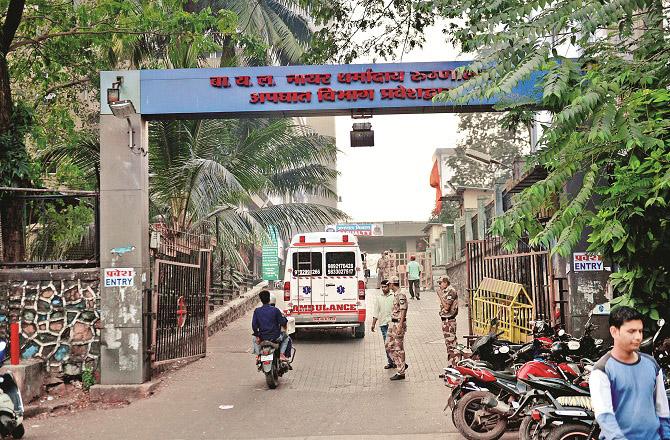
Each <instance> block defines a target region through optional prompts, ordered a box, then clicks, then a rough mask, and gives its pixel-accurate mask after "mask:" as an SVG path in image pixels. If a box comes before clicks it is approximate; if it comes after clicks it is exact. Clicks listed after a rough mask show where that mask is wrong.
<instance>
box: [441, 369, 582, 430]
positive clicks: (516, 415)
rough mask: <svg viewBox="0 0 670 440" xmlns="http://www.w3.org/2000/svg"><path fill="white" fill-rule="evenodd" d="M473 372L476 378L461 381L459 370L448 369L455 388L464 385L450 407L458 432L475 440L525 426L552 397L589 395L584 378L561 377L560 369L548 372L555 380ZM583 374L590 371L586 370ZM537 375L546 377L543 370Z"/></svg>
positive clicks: (451, 401) (533, 376) (452, 399)
mask: <svg viewBox="0 0 670 440" xmlns="http://www.w3.org/2000/svg"><path fill="white" fill-rule="evenodd" d="M531 362H533V363H536V362H537V361H531ZM470 369H471V370H473V372H475V376H471V377H469V378H466V377H462V378H459V377H458V374H457V373H459V370H457V369H447V370H446V371H445V376H446V377H447V381H448V382H450V383H451V384H454V385H455V384H457V383H458V382H461V385H460V386H456V387H454V390H453V392H452V395H451V396H450V398H449V402H448V405H447V406H448V407H449V406H451V408H452V420H453V422H454V425H455V426H456V428H458V430H459V431H460V432H461V434H462V435H463V436H464V437H466V438H468V439H471V440H494V439H497V438H499V437H500V436H501V435H502V434H503V433H504V432H505V430H506V429H507V428H508V426H509V425H514V424H518V423H521V421H522V419H523V418H524V416H525V415H526V414H527V412H528V410H529V408H532V407H534V406H537V405H538V404H540V403H543V402H547V401H548V396H549V395H554V396H564V395H565V396H575V395H582V396H584V395H588V384H587V383H586V382H585V381H584V380H583V377H580V376H576V377H569V378H567V379H566V378H565V377H560V375H561V374H560V370H559V369H558V368H555V369H553V370H551V369H550V370H548V371H549V374H551V377H539V375H538V376H535V375H533V374H528V377H519V376H518V375H509V374H506V373H501V372H495V371H491V370H487V369H481V368H479V369H478V368H477V367H476V366H471V367H470ZM579 370H580V371H587V369H586V368H579ZM537 372H538V373H540V374H546V372H545V371H541V370H539V371H537ZM563 376H567V375H566V374H563ZM459 388H460V390H459ZM459 392H464V394H463V395H462V396H461V398H460V399H455V398H454V394H455V393H459ZM445 409H446V408H445ZM522 438H523V437H522Z"/></svg>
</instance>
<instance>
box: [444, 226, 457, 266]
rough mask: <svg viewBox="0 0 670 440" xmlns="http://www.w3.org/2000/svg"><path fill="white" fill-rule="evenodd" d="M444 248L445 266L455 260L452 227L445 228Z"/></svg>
mask: <svg viewBox="0 0 670 440" xmlns="http://www.w3.org/2000/svg"><path fill="white" fill-rule="evenodd" d="M445 248H446V252H447V254H446V255H447V264H448V263H451V262H452V261H455V260H456V239H455V237H454V225H449V226H447V233H446V234H445Z"/></svg>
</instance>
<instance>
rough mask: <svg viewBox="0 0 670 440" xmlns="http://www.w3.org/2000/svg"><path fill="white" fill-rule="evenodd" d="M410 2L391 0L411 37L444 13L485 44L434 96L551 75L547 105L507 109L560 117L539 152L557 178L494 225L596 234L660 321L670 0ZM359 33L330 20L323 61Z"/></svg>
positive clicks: (508, 86) (562, 239) (458, 30)
mask: <svg viewBox="0 0 670 440" xmlns="http://www.w3.org/2000/svg"><path fill="white" fill-rule="evenodd" d="M330 3H331V4H330V5H329V6H326V5H324V4H320V5H321V9H320V10H319V14H321V16H322V17H325V18H327V17H333V16H337V14H339V13H340V12H342V11H346V10H347V8H349V7H351V8H357V7H360V6H363V7H365V8H366V9H368V10H369V13H373V12H374V11H377V10H379V8H380V7H382V6H381V5H385V4H386V3H385V2H383V1H382V0H359V1H357V2H353V4H351V5H350V6H349V5H347V3H348V2H346V1H335V2H330ZM404 3H405V4H403V5H398V4H397V2H390V3H389V7H391V8H392V9H393V11H394V15H393V17H394V20H396V21H398V20H399V21H401V22H403V20H405V21H404V22H405V23H407V26H408V28H407V29H408V31H407V32H409V34H410V35H411V32H414V31H415V30H417V31H420V30H421V29H422V26H424V24H425V21H422V20H427V22H429V23H432V22H435V21H434V20H435V19H436V18H441V19H444V23H447V24H446V25H445V27H444V33H445V35H446V39H447V41H449V42H451V43H454V44H456V45H458V46H459V47H460V48H461V49H462V51H463V52H466V53H476V54H478V55H477V56H476V57H475V61H474V62H473V63H471V65H470V66H468V69H470V70H474V71H476V72H478V75H477V76H476V77H475V78H473V79H471V80H469V81H467V82H465V83H464V84H463V85H461V86H460V87H458V88H455V89H453V90H451V91H450V92H449V93H448V94H445V95H444V96H442V97H439V98H438V99H449V100H452V101H454V100H455V101H457V102H460V103H464V102H468V101H470V100H472V99H481V98H490V97H494V96H498V97H504V96H508V95H509V94H510V93H511V91H512V89H513V88H514V87H515V86H516V85H517V84H518V83H519V81H520V80H523V79H527V78H530V77H531V74H532V73H533V72H534V71H538V70H541V71H544V76H543V77H542V78H541V87H540V90H539V92H540V97H539V101H540V102H537V101H535V100H531V99H525V100H517V101H516V102H512V101H511V100H508V102H507V103H503V104H501V105H500V106H499V109H508V110H512V111H514V112H517V114H518V115H521V114H522V112H525V111H527V109H526V106H527V105H530V104H534V105H538V104H539V105H541V106H542V107H543V108H544V109H547V110H548V111H549V112H550V113H551V114H552V116H553V118H552V121H551V123H550V124H546V126H545V130H544V134H543V137H542V139H541V140H540V144H541V145H543V148H542V149H541V150H540V151H539V152H538V154H537V155H535V156H534V158H533V161H532V162H533V163H534V164H539V165H541V166H543V167H545V168H546V169H547V171H548V173H549V175H548V177H547V178H546V179H544V180H543V181H541V182H538V183H537V184H535V185H533V186H531V187H530V188H528V189H526V190H525V191H524V192H522V193H521V194H519V195H518V196H517V197H516V198H515V200H514V207H513V208H512V209H511V210H510V211H508V212H507V213H506V215H505V216H503V217H502V218H499V219H498V220H497V221H496V222H495V224H494V231H495V232H497V233H499V234H502V235H504V236H505V237H506V238H507V239H508V240H509V241H510V242H515V241H517V240H519V239H520V238H521V237H523V236H526V235H527V236H529V238H530V240H531V243H532V244H542V245H551V246H552V249H553V250H554V252H558V253H560V254H562V255H567V254H568V253H569V252H570V250H571V249H572V248H573V247H574V246H575V244H576V243H578V242H579V240H580V238H581V236H582V234H583V233H584V232H585V231H588V240H589V242H590V243H591V245H590V248H589V249H590V250H591V251H593V252H599V253H603V254H605V256H606V257H608V258H611V259H612V261H613V262H614V263H615V267H617V269H618V270H617V271H616V273H614V274H613V275H612V279H613V282H614V284H615V286H616V289H617V290H618V292H620V293H624V295H623V296H621V297H620V298H621V299H617V301H618V302H619V303H620V304H628V305H635V306H636V307H638V308H639V309H640V310H641V311H643V312H646V313H648V314H649V315H650V316H651V317H656V316H657V315H658V313H659V309H660V308H661V305H662V304H664V303H667V301H668V299H669V297H670V270H669V267H668V261H669V260H668V258H667V255H668V252H669V251H670V248H668V246H669V244H668V243H670V242H669V241H668V235H669V233H670V232H669V231H670V229H669V227H670V225H669V224H668V218H670V207H668V200H670V168H669V167H670V160H669V159H670V156H669V154H670V153H669V151H670V145H669V139H668V136H669V133H670V130H668V125H667V124H668V122H667V121H668V114H667V111H668V108H669V106H668V104H669V101H668V88H669V87H670V84H669V82H670V71H669V70H670V50H669V49H670V47H669V45H670V40H669V39H668V31H669V29H668V22H667V16H668V13H669V12H670V8H669V7H668V6H667V2H662V1H660V0H601V1H573V0H557V1H553V2H548V1H546V0H528V1H523V2H520V1H518V0H502V1H496V2H478V3H477V2H471V1H466V0H454V1H449V2H418V1H413V2H404ZM364 14H365V13H364ZM398 14H400V18H399V17H398ZM366 25H367V26H375V25H374V24H370V23H366ZM361 28H364V26H361ZM382 29H383V30H384V31H385V33H384V36H383V38H382V39H381V40H382V41H383V42H384V44H385V47H392V46H393V45H396V46H397V44H399V43H400V42H402V41H403V40H404V38H405V37H404V35H406V33H405V32H403V29H402V27H386V28H382ZM355 32H357V30H356V29H353V28H351V26H348V25H342V24H332V25H331V26H329V27H327V28H326V29H324V30H323V32H322V33H320V34H319V37H320V38H322V42H321V43H320V44H319V45H318V47H319V48H320V51H319V52H316V53H315V57H316V58H317V59H318V58H319V57H320V56H323V54H326V55H328V54H329V53H330V54H332V53H333V52H337V53H338V54H339V55H340V56H344V57H347V56H349V57H350V56H351V55H352V54H356V52H357V48H356V43H351V44H349V43H346V40H347V37H349V38H350V37H351V36H352V35H353V34H354V33H355ZM366 41H368V42H369V39H368V40H366ZM341 42H344V43H343V44H340V45H338V43H341ZM374 49H375V47H374V45H373V46H371V50H374ZM569 49H571V50H570V51H569ZM575 51H576V52H577V53H578V56H577V57H576V58H575V57H573V56H572V54H573V53H575ZM378 53H379V54H380V55H382V56H383V55H386V54H388V52H387V51H384V50H380V51H378ZM568 55H570V58H569V57H568ZM568 182H580V183H579V185H578V188H577V191H576V192H575V193H574V194H571V195H570V196H568V195H566V194H565V193H564V190H563V189H564V187H565V185H566V184H567V183H568ZM545 208H553V209H554V210H555V214H554V216H553V217H552V218H551V219H550V220H549V221H548V222H547V223H546V224H540V223H539V222H538V220H537V214H538V212H540V210H542V209H545ZM667 312H668V310H665V313H666V314H667ZM666 317H667V316H666Z"/></svg>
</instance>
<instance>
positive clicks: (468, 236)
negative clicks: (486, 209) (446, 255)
mask: <svg viewBox="0 0 670 440" xmlns="http://www.w3.org/2000/svg"><path fill="white" fill-rule="evenodd" d="M464 221H465V241H470V240H472V211H470V210H467V211H465V216H464Z"/></svg>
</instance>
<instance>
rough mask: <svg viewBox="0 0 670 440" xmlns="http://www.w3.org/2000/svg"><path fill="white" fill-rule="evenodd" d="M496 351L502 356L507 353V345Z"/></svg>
mask: <svg viewBox="0 0 670 440" xmlns="http://www.w3.org/2000/svg"><path fill="white" fill-rule="evenodd" d="M498 351H499V352H500V353H502V354H506V353H509V345H503V346H502V347H500V348H499V349H498Z"/></svg>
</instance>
